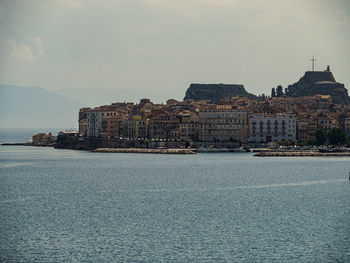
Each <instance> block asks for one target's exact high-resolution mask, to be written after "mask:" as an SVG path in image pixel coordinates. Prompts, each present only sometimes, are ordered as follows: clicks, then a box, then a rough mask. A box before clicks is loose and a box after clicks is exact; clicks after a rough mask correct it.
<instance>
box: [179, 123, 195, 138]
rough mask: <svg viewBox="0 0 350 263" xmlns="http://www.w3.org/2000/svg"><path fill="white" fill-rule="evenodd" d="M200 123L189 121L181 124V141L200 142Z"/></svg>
mask: <svg viewBox="0 0 350 263" xmlns="http://www.w3.org/2000/svg"><path fill="white" fill-rule="evenodd" d="M199 128H200V125H199V122H194V121H188V122H184V123H180V139H181V140H187V139H190V140H192V141H198V139H199Z"/></svg>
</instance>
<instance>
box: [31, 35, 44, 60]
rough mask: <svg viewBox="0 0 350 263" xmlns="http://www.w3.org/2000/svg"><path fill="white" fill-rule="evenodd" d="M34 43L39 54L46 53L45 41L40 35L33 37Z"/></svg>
mask: <svg viewBox="0 0 350 263" xmlns="http://www.w3.org/2000/svg"><path fill="white" fill-rule="evenodd" d="M33 44H34V46H35V47H36V49H37V53H38V56H43V55H45V51H44V49H43V48H44V42H43V41H42V40H41V39H40V38H39V37H36V38H34V39H33Z"/></svg>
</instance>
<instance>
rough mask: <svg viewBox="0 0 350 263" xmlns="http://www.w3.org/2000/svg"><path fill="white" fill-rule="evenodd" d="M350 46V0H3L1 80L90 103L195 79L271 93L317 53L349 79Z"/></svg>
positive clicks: (155, 93)
mask: <svg viewBox="0 0 350 263" xmlns="http://www.w3.org/2000/svg"><path fill="white" fill-rule="evenodd" d="M349 48H350V1H348V0H332V1H328V0H308V1H305V0H266V1H265V0H26V1H25V0H22V1H17V0H8V1H6V0H0V57H1V60H0V83H3V84H9V85H19V86H38V87H42V88H45V89H47V90H48V91H51V92H55V93H57V94H61V95H63V96H65V97H68V98H70V99H73V100H76V101H78V102H80V103H82V104H83V105H85V106H97V105H102V104H110V103H112V102H116V101H134V102H137V101H138V100H139V99H140V98H150V99H151V100H152V101H154V102H158V103H160V102H165V101H166V99H168V98H174V99H178V100H182V99H183V97H184V95H185V92H186V89H187V88H188V87H189V85H190V84H191V83H233V84H243V85H244V86H245V88H246V90H247V91H248V92H251V93H254V94H257V95H258V94H262V93H264V94H270V91H271V88H272V87H276V86H277V85H283V86H284V87H287V86H288V85H289V84H293V83H295V82H296V81H298V80H299V78H300V77H302V75H303V74H304V72H305V71H307V70H311V61H310V59H311V58H312V56H315V58H316V64H315V65H316V66H315V68H316V70H324V69H326V67H327V65H330V67H331V70H332V72H333V74H334V76H335V78H336V80H337V81H339V82H341V83H344V84H345V87H346V88H348V87H350V74H349V69H350V52H349ZM5 96H6V94H5Z"/></svg>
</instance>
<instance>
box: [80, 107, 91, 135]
mask: <svg viewBox="0 0 350 263" xmlns="http://www.w3.org/2000/svg"><path fill="white" fill-rule="evenodd" d="M90 110H91V108H81V109H80V110H79V136H87V114H88V112H89V111H90Z"/></svg>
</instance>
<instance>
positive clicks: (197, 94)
mask: <svg viewBox="0 0 350 263" xmlns="http://www.w3.org/2000/svg"><path fill="white" fill-rule="evenodd" d="M234 96H241V97H248V98H250V99H255V98H256V96H255V95H253V94H251V93H248V92H247V91H246V90H245V88H244V86H243V85H237V84H222V83H220V84H194V83H193V84H191V85H190V87H189V88H188V89H187V91H186V95H185V98H184V100H187V99H193V100H211V101H212V102H215V103H217V102H218V101H219V100H220V99H224V98H230V97H234Z"/></svg>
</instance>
